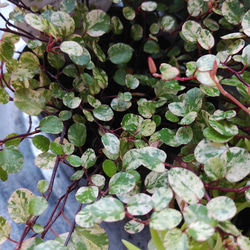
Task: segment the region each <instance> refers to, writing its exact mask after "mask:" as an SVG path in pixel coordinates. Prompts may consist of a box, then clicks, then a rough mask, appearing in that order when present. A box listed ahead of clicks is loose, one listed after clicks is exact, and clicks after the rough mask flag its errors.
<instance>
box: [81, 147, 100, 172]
mask: <svg viewBox="0 0 250 250" xmlns="http://www.w3.org/2000/svg"><path fill="white" fill-rule="evenodd" d="M81 159H82V162H83V166H84V167H85V168H86V169H88V168H90V167H92V166H94V165H95V163H96V159H97V158H96V154H95V151H94V149H92V148H88V149H87V150H86V151H85V152H84V153H83V155H82V156H81Z"/></svg>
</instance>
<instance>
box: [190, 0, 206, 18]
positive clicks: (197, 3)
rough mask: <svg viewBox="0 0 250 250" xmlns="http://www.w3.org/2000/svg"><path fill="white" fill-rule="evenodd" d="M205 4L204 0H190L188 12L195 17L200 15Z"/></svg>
mask: <svg viewBox="0 0 250 250" xmlns="http://www.w3.org/2000/svg"><path fill="white" fill-rule="evenodd" d="M203 4H204V3H203V1H202V0H189V1H188V5H187V10H188V13H189V14H190V15H191V16H193V17H197V16H199V14H200V13H201V11H202V9H203V7H204V6H203Z"/></svg>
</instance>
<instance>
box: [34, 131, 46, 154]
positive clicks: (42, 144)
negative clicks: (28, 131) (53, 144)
mask: <svg viewBox="0 0 250 250" xmlns="http://www.w3.org/2000/svg"><path fill="white" fill-rule="evenodd" d="M32 143H33V145H34V146H35V147H36V148H37V149H39V150H42V151H43V152H47V151H48V150H49V144H50V141H49V139H48V138H47V137H45V136H44V135H35V136H34V137H33V138H32Z"/></svg>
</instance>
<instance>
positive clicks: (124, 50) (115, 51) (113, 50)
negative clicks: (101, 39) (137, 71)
mask: <svg viewBox="0 0 250 250" xmlns="http://www.w3.org/2000/svg"><path fill="white" fill-rule="evenodd" d="M132 54H133V49H132V48H131V47H130V46H129V45H127V44H125V43H116V44H114V45H112V46H111V47H110V48H109V49H108V56H109V59H110V61H111V62H112V63H114V64H121V63H127V62H129V61H130V59H131V57H132Z"/></svg>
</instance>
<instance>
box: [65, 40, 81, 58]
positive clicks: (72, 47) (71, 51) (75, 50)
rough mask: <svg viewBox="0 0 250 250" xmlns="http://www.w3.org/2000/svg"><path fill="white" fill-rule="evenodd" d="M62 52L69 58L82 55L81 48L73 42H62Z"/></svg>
mask: <svg viewBox="0 0 250 250" xmlns="http://www.w3.org/2000/svg"><path fill="white" fill-rule="evenodd" d="M60 49H61V51H62V52H64V53H67V54H68V55H69V56H81V55H82V54H83V48H82V46H81V45H80V44H79V43H77V42H75V41H64V42H62V43H61V45H60Z"/></svg>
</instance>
